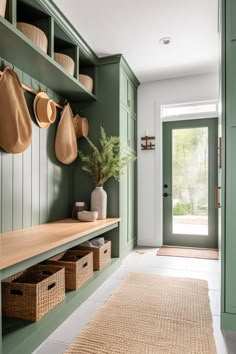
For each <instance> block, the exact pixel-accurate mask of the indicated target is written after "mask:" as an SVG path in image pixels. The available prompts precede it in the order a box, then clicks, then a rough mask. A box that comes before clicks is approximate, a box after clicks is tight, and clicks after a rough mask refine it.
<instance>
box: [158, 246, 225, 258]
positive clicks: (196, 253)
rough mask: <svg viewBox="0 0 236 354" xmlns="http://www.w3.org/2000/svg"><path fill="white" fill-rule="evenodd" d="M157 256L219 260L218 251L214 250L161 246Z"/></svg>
mask: <svg viewBox="0 0 236 354" xmlns="http://www.w3.org/2000/svg"><path fill="white" fill-rule="evenodd" d="M157 256H171V257H188V258H203V259H219V251H218V250H214V249H200V248H187V247H186V248H181V247H168V246H162V247H160V248H159V250H158V251H157Z"/></svg>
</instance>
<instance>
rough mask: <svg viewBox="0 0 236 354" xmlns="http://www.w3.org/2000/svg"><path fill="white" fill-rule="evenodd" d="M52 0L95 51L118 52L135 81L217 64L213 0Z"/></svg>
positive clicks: (215, 67) (193, 71) (189, 72)
mask: <svg viewBox="0 0 236 354" xmlns="http://www.w3.org/2000/svg"><path fill="white" fill-rule="evenodd" d="M54 2H55V3H56V4H57V5H58V7H59V8H60V9H61V10H62V12H63V13H64V15H65V16H66V17H67V18H68V19H69V21H70V22H71V23H72V24H73V25H74V27H75V28H76V29H77V30H78V32H79V33H80V35H81V36H82V37H83V38H84V39H85V40H86V42H87V43H88V44H89V45H90V47H91V48H92V49H93V50H94V51H95V52H96V53H97V54H98V56H106V55H112V54H120V53H121V54H123V55H124V57H125V59H126V60H127V61H128V63H129V65H130V66H131V68H132V69H133V71H134V72H135V74H136V75H137V77H138V78H139V80H140V81H141V82H144V81H153V80H160V79H168V78H173V77H180V76H188V75H197V74H203V73H208V72H215V71H217V70H218V58H219V37H218V32H217V12H218V10H217V9H218V0H99V1H98V0H54ZM165 36H168V37H171V38H172V42H171V44H169V45H168V46H161V45H160V44H159V39H160V38H162V37H165Z"/></svg>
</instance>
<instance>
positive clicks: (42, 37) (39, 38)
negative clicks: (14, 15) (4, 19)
mask: <svg viewBox="0 0 236 354" xmlns="http://www.w3.org/2000/svg"><path fill="white" fill-rule="evenodd" d="M17 28H18V30H20V31H21V32H22V33H24V35H25V36H26V37H28V38H29V39H30V40H31V41H32V42H33V43H34V44H35V45H36V46H37V47H39V48H40V49H41V50H42V51H43V52H44V53H47V50H48V39H47V36H46V34H45V33H44V32H43V31H42V30H41V29H40V28H38V27H36V26H33V25H31V24H30V23H25V22H17Z"/></svg>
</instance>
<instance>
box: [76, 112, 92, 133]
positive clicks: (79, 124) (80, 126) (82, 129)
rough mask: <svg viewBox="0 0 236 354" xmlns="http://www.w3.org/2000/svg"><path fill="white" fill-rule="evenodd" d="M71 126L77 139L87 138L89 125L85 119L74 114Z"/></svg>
mask: <svg viewBox="0 0 236 354" xmlns="http://www.w3.org/2000/svg"><path fill="white" fill-rule="evenodd" d="M73 126H74V129H75V135H76V138H77V139H79V138H82V137H84V138H85V137H87V136H88V132H89V124H88V120H87V118H82V117H80V116H79V114H76V115H75V117H74V119H73Z"/></svg>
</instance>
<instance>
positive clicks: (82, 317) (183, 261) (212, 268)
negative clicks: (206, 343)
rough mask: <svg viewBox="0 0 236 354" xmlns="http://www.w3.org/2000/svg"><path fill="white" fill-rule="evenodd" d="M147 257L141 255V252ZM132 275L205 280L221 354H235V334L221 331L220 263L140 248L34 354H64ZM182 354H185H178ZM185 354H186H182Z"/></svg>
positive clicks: (218, 350)
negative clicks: (123, 281)
mask: <svg viewBox="0 0 236 354" xmlns="http://www.w3.org/2000/svg"><path fill="white" fill-rule="evenodd" d="M140 251H141V252H142V251H143V252H145V253H143V254H142V253H139V252H140ZM129 272H145V273H151V274H160V275H166V276H175V277H190V278H198V279H205V280H207V281H208V284H209V298H210V305H211V310H212V315H213V330H214V336H215V342H216V346H217V353H218V354H236V332H231V331H227V332H225V333H224V334H222V332H221V331H220V316H219V315H220V292H219V289H220V281H219V261H213V260H204V259H196V258H178V257H163V256H159V257H157V256H156V249H154V248H148V249H147V248H145V249H142V248H138V249H137V250H135V251H133V252H132V253H130V254H129V255H128V256H127V257H126V258H125V259H124V260H123V262H122V265H121V266H120V267H119V268H118V270H117V271H116V272H115V273H113V275H112V276H111V277H110V278H109V279H107V280H106V282H105V283H103V285H102V286H101V287H100V288H98V289H97V290H96V291H95V292H94V293H93V294H92V295H91V296H90V297H89V298H88V299H87V300H86V301H85V302H84V303H83V304H82V305H81V306H80V307H79V308H78V309H77V310H76V311H75V312H74V313H73V314H72V315H71V316H70V317H69V318H68V319H67V320H66V321H65V322H64V323H63V324H62V325H61V326H60V327H59V328H58V329H57V330H56V331H55V332H54V333H52V334H51V336H50V337H49V338H48V339H47V340H46V341H45V342H44V343H43V344H42V345H41V346H40V347H39V348H37V350H36V351H34V353H33V354H62V353H63V352H64V350H65V349H66V347H67V346H68V344H69V343H71V342H72V341H73V339H74V338H75V337H76V336H77V335H78V334H79V333H80V332H81V330H82V329H83V327H84V326H85V325H86V324H87V323H88V321H89V320H90V319H91V318H92V317H93V316H94V315H95V313H96V312H97V311H98V310H99V309H100V308H101V306H102V305H103V304H104V303H105V301H106V300H107V298H108V297H109V296H110V294H111V293H112V292H113V291H114V290H115V289H116V288H117V287H118V286H119V285H120V284H121V282H122V280H123V279H124V278H125V276H126V275H127V274H128V273H129ZM179 354H182V353H179ZM183 354H184V353H183Z"/></svg>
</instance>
